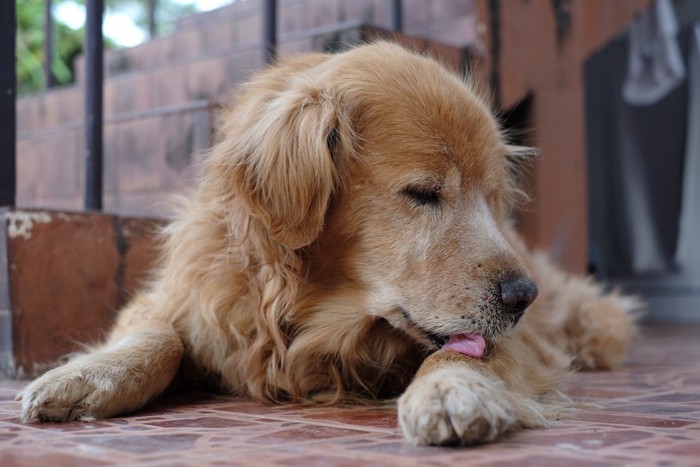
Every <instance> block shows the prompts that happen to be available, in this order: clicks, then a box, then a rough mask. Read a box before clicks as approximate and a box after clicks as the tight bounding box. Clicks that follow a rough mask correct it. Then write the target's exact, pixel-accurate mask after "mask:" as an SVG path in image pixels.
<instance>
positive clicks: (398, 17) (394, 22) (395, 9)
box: [391, 0, 403, 32]
mask: <svg viewBox="0 0 700 467" xmlns="http://www.w3.org/2000/svg"><path fill="white" fill-rule="evenodd" d="M402 7H403V5H402V2H401V0H391V30H392V31H396V32H401V31H402V30H403V8H402Z"/></svg>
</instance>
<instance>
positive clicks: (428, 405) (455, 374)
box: [398, 330, 568, 445]
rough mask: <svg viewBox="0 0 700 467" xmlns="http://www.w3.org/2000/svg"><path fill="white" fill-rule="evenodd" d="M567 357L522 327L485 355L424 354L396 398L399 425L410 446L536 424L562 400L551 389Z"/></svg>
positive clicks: (486, 438)
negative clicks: (480, 356)
mask: <svg viewBox="0 0 700 467" xmlns="http://www.w3.org/2000/svg"><path fill="white" fill-rule="evenodd" d="M567 366H568V359H567V358H566V357H565V356H564V355H563V354H562V353H560V352H558V351H557V350H556V349H555V348H552V347H551V346H549V345H548V344H547V343H546V342H545V341H543V340H541V339H536V337H535V336H534V335H533V333H531V332H530V331H528V330H525V331H524V332H522V333H518V334H517V335H514V336H512V337H511V338H509V339H507V340H504V341H503V343H502V344H500V345H497V346H496V348H494V349H492V351H491V355H490V356H489V357H487V359H486V360H485V361H484V360H479V359H474V358H471V357H467V356H465V355H461V354H459V353H456V352H451V351H440V352H436V353H434V354H432V355H431V356H429V357H428V358H427V359H426V360H425V362H424V363H423V365H422V366H421V368H420V369H419V371H418V373H417V374H416V377H415V379H414V380H413V382H412V383H411V384H410V385H409V387H408V389H406V391H405V392H404V394H403V395H402V396H401V397H400V398H399V401H398V411H399V424H400V426H401V429H402V430H403V433H404V436H406V438H407V439H408V440H409V441H411V442H412V443H414V444H436V445H442V444H476V443H484V442H490V441H494V440H495V439H496V438H498V437H499V436H500V435H502V434H503V433H505V432H508V431H512V430H514V429H519V428H534V427H538V426H542V425H543V424H544V423H545V420H546V419H547V418H549V417H551V416H553V415H554V414H556V413H558V411H559V410H561V409H562V408H564V407H565V406H566V405H567V404H568V399H566V398H565V397H563V396H562V395H561V394H560V393H559V392H558V391H557V387H558V384H559V382H560V381H561V379H562V378H563V377H564V376H565V375H566V374H567V371H566V367H567Z"/></svg>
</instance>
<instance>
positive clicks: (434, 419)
mask: <svg viewBox="0 0 700 467" xmlns="http://www.w3.org/2000/svg"><path fill="white" fill-rule="evenodd" d="M504 391H505V390H504V389H503V387H502V385H500V384H499V383H497V382H496V381H492V380H490V379H489V378H487V377H486V376H484V375H481V374H479V373H478V372H476V371H473V370H470V369H468V368H463V367H462V368H449V367H447V368H442V369H439V370H436V371H433V372H430V373H428V374H426V375H424V376H422V377H419V378H418V379H416V380H415V381H414V382H413V383H412V384H411V385H410V386H409V387H408V389H407V390H406V392H405V393H404V394H403V395H402V396H401V398H400V399H399V424H400V425H401V429H402V430H403V433H404V436H405V437H406V438H407V439H408V440H409V441H411V442H412V443H413V444H423V445H425V444H434V445H444V444H450V445H455V444H456V445H464V444H476V443H484V442H489V441H493V440H495V439H496V438H497V437H498V436H499V435H501V434H502V433H504V432H506V431H508V429H509V428H511V427H513V426H514V425H515V424H516V423H517V419H516V416H515V413H514V411H513V408H512V407H511V403H510V401H509V397H508V396H507V394H505V393H504Z"/></svg>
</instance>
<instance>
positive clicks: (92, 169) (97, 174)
mask: <svg viewBox="0 0 700 467" xmlns="http://www.w3.org/2000/svg"><path fill="white" fill-rule="evenodd" d="M1 3H2V4H1V5H0V207H3V206H10V207H12V206H14V205H15V202H16V192H17V168H16V167H17V154H16V151H17V150H16V130H17V117H16V103H17V102H16V101H17V98H16V92H17V78H16V72H15V41H16V38H15V35H16V31H17V18H16V11H15V10H16V7H15V2H14V0H10V1H4V2H1ZM49 3H50V2H49ZM49 7H50V6H49ZM103 12H104V0H87V18H86V34H85V44H84V48H85V82H86V86H85V146H84V149H85V193H84V195H85V198H84V199H85V201H84V206H85V209H91V210H101V209H102V197H103V196H102V194H103V187H102V178H103V160H102V156H103V152H102V151H103V148H102V141H103V139H102V131H103V100H102V96H103V94H102V90H103V81H104V69H103V37H102V18H103ZM402 16H403V15H402V2H401V0H392V2H391V27H392V29H393V30H394V31H401V29H402V24H403V21H402ZM49 21H50V19H49ZM49 27H50V26H48V27H47V31H48V29H49ZM261 29H262V45H263V46H262V59H263V61H264V63H266V64H270V63H272V62H274V60H275V57H276V52H277V1H276V0H262V28H261ZM47 41H52V38H51V37H47ZM51 46H52V44H50V43H49V44H48V47H49V48H47V50H50V47H51ZM47 55H48V60H49V63H50V60H51V55H52V54H51V53H48V54H47ZM48 66H49V65H48V64H47V67H48ZM50 74H51V73H50V69H49V68H47V76H49V75H50Z"/></svg>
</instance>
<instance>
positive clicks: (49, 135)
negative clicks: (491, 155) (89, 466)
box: [0, 0, 700, 334]
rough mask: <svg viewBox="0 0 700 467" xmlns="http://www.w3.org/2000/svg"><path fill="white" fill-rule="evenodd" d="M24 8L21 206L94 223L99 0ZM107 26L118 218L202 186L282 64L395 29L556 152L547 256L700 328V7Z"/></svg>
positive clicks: (456, 4)
mask: <svg viewBox="0 0 700 467" xmlns="http://www.w3.org/2000/svg"><path fill="white" fill-rule="evenodd" d="M89 1H90V2H92V1H93V0H89ZM15 10H16V20H17V23H16V26H17V32H16V36H15V37H16V79H17V88H16V91H17V94H18V97H17V98H16V100H15V99H14V96H10V97H12V99H13V100H12V105H13V106H16V113H15V115H16V121H15V124H16V132H13V134H12V136H7V135H5V136H4V138H5V139H8V138H10V137H11V138H12V140H11V141H10V140H9V139H8V141H10V144H9V145H7V144H4V146H6V147H7V148H10V149H5V151H6V153H7V154H8V155H3V156H2V159H0V164H4V165H3V166H2V171H3V172H4V174H3V177H4V178H3V180H5V181H4V182H3V184H2V185H1V186H2V189H3V190H4V191H5V194H6V196H5V197H4V198H3V199H4V200H5V201H4V204H5V205H8V206H10V208H11V209H14V210H22V209H28V208H35V209H41V210H58V211H65V212H69V213H71V212H85V208H86V207H87V208H89V209H88V211H89V212H94V206H92V207H91V206H89V205H87V204H86V202H85V200H86V188H87V186H86V185H88V184H90V182H89V176H87V175H86V165H89V162H86V161H87V160H88V159H87V158H86V143H85V139H86V137H87V134H86V124H85V122H86V121H92V120H90V118H92V117H90V118H87V119H86V107H87V106H86V100H85V99H86V97H85V96H86V90H88V89H89V86H88V85H87V84H86V83H88V82H89V76H88V75H89V73H87V70H88V69H89V67H87V66H86V55H85V53H84V52H85V47H84V44H86V39H85V24H86V3H85V0H52V1H51V2H47V1H45V0H16V2H15ZM270 15H272V16H270ZM0 16H2V15H0ZM102 32H103V33H104V47H105V48H104V55H103V59H104V65H103V70H104V83H103V85H102V86H100V88H99V89H101V90H102V91H101V96H102V98H103V108H102V110H101V111H100V116H101V117H102V118H103V121H102V124H100V125H99V127H100V128H101V130H102V136H101V138H102V144H101V145H100V147H101V148H102V150H103V154H102V160H103V166H102V167H101V171H100V173H101V174H102V179H103V180H102V183H101V184H100V186H99V197H100V201H101V202H100V204H101V209H102V211H103V212H104V213H106V214H105V215H114V216H118V217H120V218H132V217H135V218H149V217H157V216H158V215H159V208H158V206H159V203H160V202H162V201H163V200H164V199H166V198H167V196H168V195H170V194H172V193H182V192H185V191H186V189H187V187H188V186H189V185H190V184H191V180H192V177H193V175H194V170H193V168H192V166H193V163H195V162H196V161H197V160H198V159H199V158H201V157H202V154H203V152H204V151H205V150H206V148H207V147H209V146H210V144H211V143H212V140H213V128H214V127H215V125H216V120H217V115H218V112H219V109H220V108H221V105H222V104H223V103H225V102H226V100H227V97H228V95H229V93H230V89H231V88H232V86H234V85H236V84H237V83H240V82H241V81H242V80H244V79H245V78H246V77H247V76H249V75H250V73H251V72H252V71H253V70H255V69H257V68H260V67H262V66H264V65H265V63H266V62H268V61H270V60H273V58H274V55H275V54H276V55H277V56H283V55H288V54H293V53H298V52H307V51H330V52H332V51H336V50H341V49H343V48H345V47H351V46H353V45H356V44H358V43H360V42H363V41H367V40H373V39H375V38H385V39H389V40H394V41H398V42H400V43H402V44H404V45H406V46H407V47H410V48H413V49H416V50H420V51H423V52H426V53H430V54H433V55H435V56H437V57H439V58H441V59H442V60H443V61H444V62H445V63H446V64H447V65H448V66H449V67H451V68H452V69H453V70H454V71H455V72H457V73H462V74H469V75H472V76H475V77H477V79H478V81H479V83H481V85H482V86H483V87H485V88H488V89H489V91H488V93H489V95H491V96H493V103H494V106H495V110H496V111H497V112H498V113H499V114H500V115H501V117H502V121H503V125H504V126H505V127H506V128H507V129H508V130H509V131H510V133H511V134H512V135H513V138H514V139H515V140H516V142H518V143H520V144H527V145H532V146H536V147H538V148H540V150H541V155H540V157H539V158H538V160H537V161H536V162H535V164H534V167H533V169H532V170H531V171H530V172H529V174H528V175H527V176H526V177H525V180H524V183H525V184H526V185H527V186H528V189H529V191H530V192H531V193H532V194H533V202H532V203H531V204H530V205H529V206H527V207H526V209H525V210H524V212H522V213H521V214H520V215H519V216H518V219H517V222H518V227H519V229H520V230H521V232H522V233H523V234H524V236H525V238H526V240H527V241H528V243H529V244H530V245H531V246H533V247H536V248H540V249H544V250H546V251H548V252H550V254H551V255H552V257H553V258H554V259H555V260H556V261H557V262H559V263H560V264H561V265H562V266H563V267H564V268H566V269H568V270H570V271H574V272H579V273H582V272H583V273H590V274H593V275H595V276H597V277H598V278H600V279H602V280H604V281H605V282H606V283H608V284H621V285H622V286H623V287H624V288H625V289H626V290H629V291H632V292H636V293H639V294H641V295H642V296H643V297H644V298H645V299H646V300H647V301H648V302H649V304H650V311H649V314H648V315H647V319H649V320H655V321H662V322H665V321H668V322H681V323H685V322H700V307H698V306H697V303H698V299H700V247H699V246H698V245H699V244H700V242H699V241H698V240H699V239H700V212H698V209H699V208H698V207H699V206H700V65H699V62H700V58H699V57H700V52H698V51H699V50H700V2H698V1H694V0H658V1H653V0H615V1H610V0H403V1H394V0H279V1H276V2H271V1H269V0H235V1H233V0H107V1H106V3H105V8H104V15H103V21H102ZM265 44H267V46H265ZM0 47H1V46H0ZM2 69H3V68H2V65H0V70H2ZM5 71H7V68H5ZM9 94H11V93H8V95H9ZM5 105H7V104H5ZM4 115H5V116H4V117H1V118H10V117H11V115H10V114H9V113H7V112H5V113H4ZM8 122H9V121H8ZM10 123H12V122H9V123H7V124H6V123H5V122H0V128H11V126H10ZM11 148H15V151H14V154H12V155H9V152H8V151H10V150H11ZM8 200H9V201H8ZM132 230H133V229H132ZM116 237H118V235H117V236H115V238H116ZM107 243H110V241H107ZM119 245H121V247H119ZM119 245H117V246H118V247H119V248H122V249H121V250H120V249H119V248H117V250H118V251H119V252H123V251H126V250H124V248H123V244H119ZM8 248H9V250H8V251H10V253H11V252H12V248H11V247H8ZM122 250H123V251H122ZM120 254H121V253H120ZM10 263H12V261H11V258H10ZM144 267H145V266H144ZM115 277H116V276H115ZM8 283H9V284H10V288H11V277H10V279H7V280H6V285H7V284H8ZM76 283H77V282H76ZM120 287H122V285H120ZM120 297H123V294H122V295H120ZM8 300H10V299H9V298H8ZM115 300H116V301H115V303H116V302H118V301H119V300H123V298H119V299H115ZM117 305H118V303H117ZM8 306H9V305H8ZM115 307H116V305H115ZM11 308H12V307H11V306H10V307H9V308H8V309H11ZM110 313H111V311H110ZM14 326H15V327H16V326H17V324H16V323H15V324H14ZM17 333H18V331H17V330H15V334H17Z"/></svg>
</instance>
